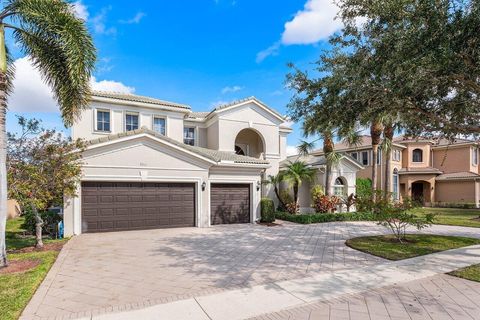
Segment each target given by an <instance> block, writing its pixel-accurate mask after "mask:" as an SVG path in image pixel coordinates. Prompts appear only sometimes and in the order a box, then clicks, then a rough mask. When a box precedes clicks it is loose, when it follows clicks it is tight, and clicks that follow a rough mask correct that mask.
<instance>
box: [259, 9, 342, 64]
mask: <svg viewBox="0 0 480 320" xmlns="http://www.w3.org/2000/svg"><path fill="white" fill-rule="evenodd" d="M338 11H339V8H338V6H337V5H336V4H335V2H334V0H307V2H306V3H305V5H304V6H303V10H300V11H298V12H297V13H296V14H295V15H294V17H293V18H292V20H290V21H288V22H286V23H285V27H284V30H283V33H282V36H281V39H280V41H277V42H275V43H274V44H273V45H271V46H270V47H268V48H267V49H265V50H262V51H260V52H259V53H257V58H256V61H257V63H260V62H262V61H263V60H265V59H266V58H267V57H269V56H276V55H278V53H279V50H280V47H281V46H282V45H285V46H288V45H294V44H315V43H317V42H319V41H321V40H325V39H328V37H329V36H331V35H332V34H334V33H335V32H336V31H338V30H340V29H341V28H342V27H343V23H342V21H341V20H340V19H335V17H336V16H337V13H338Z"/></svg>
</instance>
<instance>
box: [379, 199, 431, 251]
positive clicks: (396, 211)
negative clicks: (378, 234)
mask: <svg viewBox="0 0 480 320" xmlns="http://www.w3.org/2000/svg"><path fill="white" fill-rule="evenodd" d="M387 198H389V197H387ZM416 206H418V204H416V203H415V202H414V201H412V200H410V199H408V198H407V199H403V201H402V202H401V203H400V202H396V203H392V202H391V201H389V199H385V198H383V199H382V198H380V199H379V200H377V201H376V203H375V205H374V211H373V212H375V217H376V219H377V220H378V224H379V225H381V226H384V227H387V228H389V229H390V231H391V232H392V233H393V235H394V236H395V237H396V238H397V240H398V241H399V242H403V240H405V232H406V229H407V227H408V226H413V227H415V228H417V230H421V229H423V228H426V227H428V226H430V225H431V224H432V223H433V219H434V217H435V215H434V214H432V213H429V214H426V215H425V216H417V215H415V214H413V213H410V210H411V209H413V208H415V207H416Z"/></svg>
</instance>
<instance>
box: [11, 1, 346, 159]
mask: <svg viewBox="0 0 480 320" xmlns="http://www.w3.org/2000/svg"><path fill="white" fill-rule="evenodd" d="M72 4H74V5H75V7H74V9H75V12H76V14H77V16H79V17H81V18H82V19H84V20H85V21H86V23H87V26H88V28H89V30H90V31H91V33H92V35H93V38H94V41H95V45H96V47H97V49H98V62H97V65H96V71H95V73H94V77H93V78H92V79H91V84H92V87H93V88H94V89H96V90H103V91H115V92H124V93H135V94H139V95H143V96H149V97H153V98H157V99H161V100H167V101H172V102H176V103H180V104H186V105H189V106H191V108H192V110H193V111H209V110H212V109H213V108H215V107H216V106H218V105H221V104H225V103H228V102H231V101H234V100H240V99H243V98H246V97H250V96H255V97H256V98H258V99H259V100H261V101H263V102H264V103H265V104H266V105H268V106H269V107H271V108H273V109H275V110H277V111H278V112H279V113H280V114H282V115H286V114H288V109H287V104H288V102H289V101H290V97H291V92H289V91H288V90H287V89H286V88H285V75H286V74H287V72H288V71H289V69H288V67H287V63H289V62H293V63H295V64H296V65H297V66H298V67H300V68H302V69H311V70H312V71H313V67H314V66H313V65H312V63H313V62H315V61H316V60H317V59H318V56H319V54H320V51H321V50H322V49H324V48H325V47H327V46H328V44H327V41H326V40H327V38H328V36H330V35H331V34H333V33H334V32H336V31H338V30H339V29H340V28H341V27H342V25H341V22H340V21H338V20H337V19H335V16H336V13H337V11H338V8H337V7H336V6H335V5H334V4H333V2H332V1H329V0H291V1H285V2H281V5H279V2H278V1H273V0H263V1H255V0H190V1H146V0H144V1H133V2H132V1H124V0H117V1H111V0H110V1H107V0H97V1H94V0H80V1H75V2H72ZM7 36H8V35H7ZM7 42H8V46H9V49H10V51H11V52H12V54H13V56H14V59H15V67H16V78H15V81H14V85H15V92H14V94H13V95H12V96H11V97H10V98H9V111H8V113H7V130H9V131H17V130H18V126H17V125H16V119H15V115H16V114H19V115H24V116H27V117H36V118H39V119H42V120H43V124H44V126H45V127H48V128H56V129H58V130H62V131H64V132H65V133H66V134H68V133H69V130H68V129H65V128H64V127H63V125H62V122H61V119H60V116H59V112H58V106H57V105H56V104H55V103H54V101H53V99H52V95H51V92H50V90H49V88H48V87H47V86H46V85H45V84H44V83H43V81H42V79H41V77H40V75H39V74H38V72H36V70H35V69H34V68H33V67H32V65H31V63H30V60H29V58H28V57H26V56H24V54H23V53H22V52H21V51H20V48H19V47H18V46H17V45H16V44H15V43H13V40H12V39H11V37H10V39H7ZM293 129H294V131H293V133H291V134H290V135H289V137H288V145H289V152H290V153H292V152H293V151H294V149H295V147H294V146H295V145H297V144H298V143H299V140H300V139H302V133H301V130H300V125H299V124H294V125H293Z"/></svg>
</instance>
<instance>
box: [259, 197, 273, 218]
mask: <svg viewBox="0 0 480 320" xmlns="http://www.w3.org/2000/svg"><path fill="white" fill-rule="evenodd" d="M260 208H261V217H260V222H267V223H270V222H274V221H275V204H274V203H273V200H272V199H270V198H262V200H260Z"/></svg>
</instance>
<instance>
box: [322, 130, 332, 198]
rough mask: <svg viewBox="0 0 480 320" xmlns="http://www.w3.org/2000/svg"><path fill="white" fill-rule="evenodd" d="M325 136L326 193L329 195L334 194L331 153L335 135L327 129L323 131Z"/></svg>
mask: <svg viewBox="0 0 480 320" xmlns="http://www.w3.org/2000/svg"><path fill="white" fill-rule="evenodd" d="M322 137H323V155H324V157H325V159H326V161H327V165H326V168H325V169H326V171H325V195H327V196H329V195H331V194H332V163H331V161H330V156H329V155H330V154H331V153H332V152H333V149H334V144H333V137H332V133H331V132H330V131H325V132H323V133H322Z"/></svg>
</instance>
